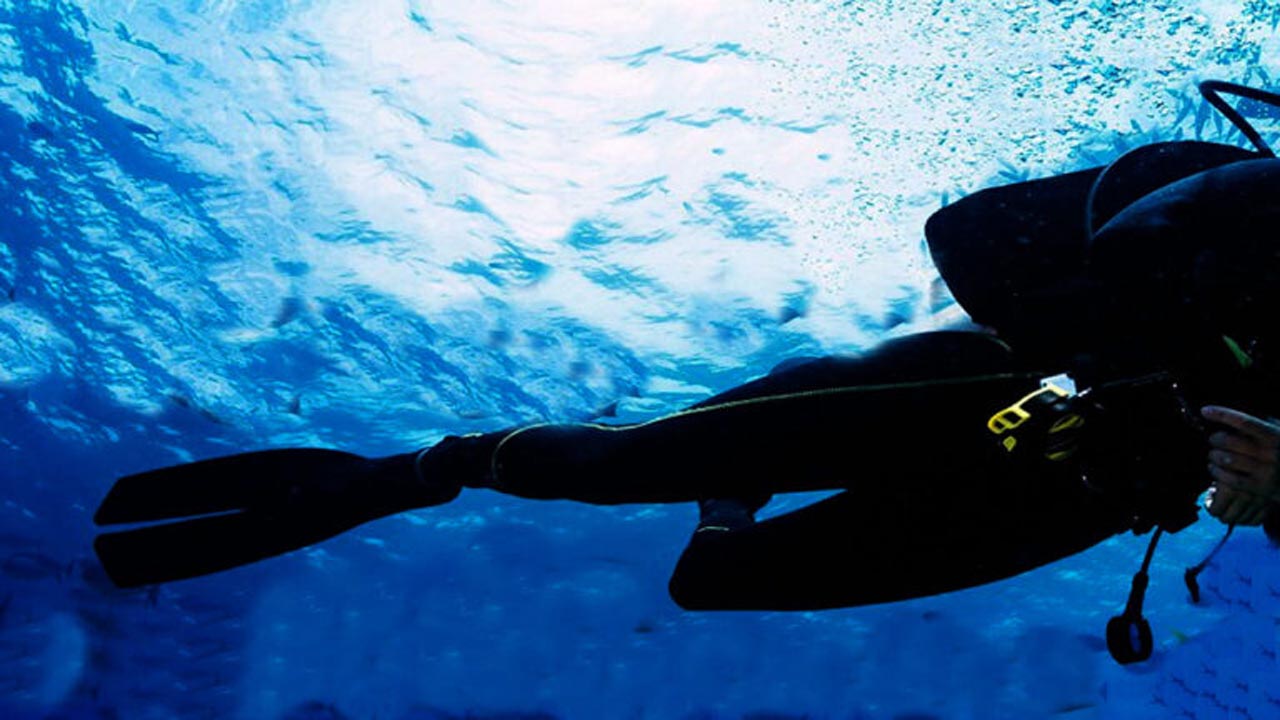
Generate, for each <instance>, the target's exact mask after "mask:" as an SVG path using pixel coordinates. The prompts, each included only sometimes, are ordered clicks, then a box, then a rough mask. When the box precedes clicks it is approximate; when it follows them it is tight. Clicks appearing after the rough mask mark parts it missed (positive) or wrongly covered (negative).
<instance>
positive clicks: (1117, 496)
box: [95, 82, 1280, 662]
mask: <svg viewBox="0 0 1280 720" xmlns="http://www.w3.org/2000/svg"><path fill="white" fill-rule="evenodd" d="M1202 91H1203V92H1204V93H1205V96H1206V98H1208V99H1209V100H1210V102H1213V103H1214V104H1215V105H1216V106H1218V107H1219V108H1220V109H1223V110H1224V112H1226V113H1227V115H1228V117H1229V118H1230V119H1231V120H1232V122H1234V123H1236V124H1237V125H1238V126H1239V127H1241V129H1242V131H1243V132H1245V135H1246V137H1248V138H1249V139H1250V141H1252V142H1253V144H1254V145H1255V146H1256V148H1257V149H1256V150H1246V149H1242V148H1238V147H1234V146H1230V145H1222V144H1215V143H1208V142H1199V141H1179V142H1167V143H1157V144H1154V145H1147V146H1144V147H1141V148H1138V149H1136V150H1133V151H1131V152H1129V153H1126V154H1124V155H1122V156H1120V157H1119V158H1118V159H1116V160H1115V161H1114V162H1112V163H1110V164H1108V165H1106V166H1104V167H1096V168H1092V169H1088V170H1083V171H1079V172H1073V173H1069V174H1065V175H1060V176H1054V177H1050V178H1045V179H1040V180H1032V181H1028V182H1022V183H1017V184H1013V185H1007V186H1001V187H994V188H989V189H986V190H983V191H981V192H978V193H975V194H973V195H970V196H968V197H966V198H964V199H962V200H960V201H958V202H956V203H954V204H951V205H949V206H947V207H944V208H943V209H941V210H939V211H938V212H937V213H935V214H934V215H933V216H932V217H931V218H930V219H929V221H928V223H927V224H926V227H925V234H926V238H927V240H928V242H929V247H930V251H931V253H932V255H933V258H934V261H935V263H936V264H937V267H938V269H939V271H940V273H941V274H942V277H943V279H944V280H945V281H946V282H947V284H948V286H949V288H950V289H951V291H952V293H953V294H954V296H955V298H956V299H957V301H958V302H959V303H960V305H961V306H962V307H963V308H964V309H965V310H966V311H967V312H968V314H969V316H970V317H971V318H972V319H973V320H974V322H975V323H977V324H978V325H979V326H980V327H981V328H983V329H981V330H971V331H937V332H929V333H922V334H918V335H912V336H907V337H903V338H899V339H895V340H892V341H889V342H886V343H884V344H883V345H881V346H880V347H878V348H876V349H874V350H873V351H871V352H869V353H867V354H865V355H861V356H856V357H824V358H815V359H807V360H797V361H791V362H788V363H786V364H784V366H781V367H779V368H778V369H776V370H775V371H774V372H772V373H770V374H769V375H767V376H765V377H762V378H759V379H757V380H754V381H752V382H749V383H747V384H745V385H742V386H739V387H736V388H733V389H730V390H728V391H726V392H724V393H721V394H719V395H716V396H715V397H712V398H710V399H708V400H706V401H704V402H701V403H698V404H697V405H694V406H692V407H689V408H687V409H685V410H682V411H680V412H676V413H674V414H672V415H669V416H666V417H661V418H658V419H655V420H651V421H649V422H643V423H637V424H629V425H612V426H609V425H596V424H542V425H532V426H526V427H516V428H508V429H502V430H499V431H495V432H492V433H484V434H477V435H468V436H450V437H447V438H445V439H444V440H442V441H441V442H440V443H438V444H437V445H435V446H433V447H429V448H426V449H423V450H420V451H416V452H410V453H405V454H402V455H395V456H390V457H384V458H364V457H360V456H357V455H353V454H350V453H345V452H340V451H336V450H322V449H309V448H304V449H285V450H266V451H261V452H251V453H244V454H240V455H233V456H230V457H224V458H215V459H210V460H202V461H199V462H195V463H189V464H185V465H179V466H176V467H171V468H164V469H160V470H155V471H151V472H145V473H141V474H138V475H132V476H129V477H125V478H121V479H120V480H119V481H118V482H117V483H116V484H115V485H114V487H112V489H111V491H110V493H109V494H108V495H107V496H106V498H105V499H104V501H103V502H102V505H101V507H100V508H99V509H98V512H97V514H96V516H95V521H96V522H97V523H99V524H102V525H111V524H121V523H142V522H153V521H162V522H160V523H159V524H153V525H149V526H145V527H140V528H132V529H125V530H121V531H116V532H111V533H106V534H103V535H101V536H99V537H98V539H97V541H96V543H95V548H96V550H97V552H98V555H99V557H100V559H101V561H102V563H103V565H104V567H105V569H106V571H107V573H108V575H109V576H110V577H111V578H112V580H113V581H114V582H116V583H117V584H118V585H120V586H124V587H132V586H140V585H148V584H154V583H159V582H166V581H171V580H176V579H181V578H188V577H194V576H198V575H204V574H207V573H212V572H216V571H220V570H225V569H228V568H232V567H236V566H239V565H243V564H245V563H249V562H253V561H256V560H260V559H263V558H266V557H271V556H274V555H277V554H280V553H283V552H287V551H290V550H293V549H297V548H300V547H304V546H307V545H310V544H312V543H315V542H319V541H321V540H324V539H326V538H329V537H332V536H334V535H336V534H338V533H341V532H343V531H345V530H348V529H350V528H353V527H355V526H357V525H360V524H362V523H364V522H367V521H370V520H373V519H376V518H379V517H384V516H386V515H390V514H394V513H398V512H402V511H405V510H410V509H413V508H420V507H426V506H433V505H440V504H442V503H446V502H448V501H450V500H452V499H453V498H454V497H455V496H457V495H458V494H459V492H461V490H462V489H464V488H488V489H492V490H496V491H499V492H503V493H507V494H511V495H515V496H519V497H524V498H535V499H568V500H577V501H581V502H586V503H595V504H619V503H673V502H698V503H699V507H700V509H701V520H700V522H699V525H698V527H697V529H696V530H695V532H694V533H693V535H692V538H691V539H690V542H689V544H688V547H687V548H686V549H685V551H684V553H683V554H682V556H681V558H680V560H679V562H678V564H677V566H676V568H675V571H674V574H673V575H672V578H671V583H670V592H671V596H672V597H673V599H674V600H675V601H676V602H677V603H678V604H679V605H681V606H682V607H685V608H689V609H769V610H812V609H823V608H835V607H848V606H856V605H864V604H868V603H880V602H890V601H895V600H902V599H906V598H912V597H919V596H924V595H930V594H935V593H942V592H947V591H952V590H956V589H960V588H965V587H970V586H974V585H978V584H982V583H988V582H992V581H995V580H999V579H1002V578H1007V577H1010V576H1013V575H1016V574H1018V573H1021V572H1024V571H1027V570H1029V569H1032V568H1035V567H1039V566H1041V565H1044V564H1046V563H1049V562H1052V561H1054V560H1058V559H1061V558H1063V557H1066V556H1068V555H1071V554H1073V553H1077V552H1080V551H1082V550H1085V549H1086V548H1089V547H1091V546H1093V545H1095V544H1097V543H1098V542H1100V541H1102V540H1104V539H1106V538H1108V537H1111V536H1113V535H1115V534H1117V533H1121V532H1126V531H1133V532H1135V533H1145V532H1147V531H1150V530H1152V529H1155V530H1156V532H1155V536H1154V537H1159V534H1160V532H1176V531H1178V530H1180V529H1182V528H1184V527H1186V526H1187V525H1189V524H1191V523H1192V522H1194V521H1195V520H1196V519H1197V515H1198V509H1199V506H1198V505H1197V503H1198V498H1199V497H1200V496H1201V494H1202V493H1204V491H1205V490H1206V489H1209V488H1210V487H1213V493H1212V495H1211V497H1212V498H1213V499H1212V506H1211V507H1210V513H1211V514H1213V515H1215V516H1217V517H1218V518H1219V519H1221V520H1222V521H1223V522H1225V523H1227V524H1229V525H1232V526H1234V525H1236V524H1244V525H1257V524H1263V525H1264V526H1265V528H1266V529H1267V531H1268V533H1269V534H1274V535H1278V536H1280V532H1278V531H1280V510H1277V502H1278V501H1280V478H1278V477H1277V452H1278V451H1277V448H1278V447H1280V426H1277V425H1275V424H1274V423H1272V422H1270V421H1268V420H1266V419H1265V418H1267V417H1270V416H1271V415H1272V414H1273V413H1275V408H1276V405H1277V404H1278V402H1277V401H1278V400H1280V392H1278V391H1280V371H1278V369H1280V366H1277V361H1278V359H1277V357H1276V356H1275V354H1274V353H1277V352H1280V350H1276V349H1275V348H1276V346H1275V337H1274V336H1275V335H1276V333H1277V332H1280V325H1278V324H1277V322H1276V312H1277V310H1280V241H1278V240H1277V238H1276V237H1275V232H1276V228H1280V193H1278V192H1277V190H1278V189H1280V159H1276V158H1275V156H1274V153H1272V152H1271V150H1270V148H1268V147H1267V145H1266V144H1265V143H1264V142H1263V141H1262V139H1261V138H1260V137H1259V136H1258V135H1257V133H1256V132H1254V131H1253V129H1252V128H1251V127H1249V126H1248V123H1247V122H1245V121H1244V120H1243V118H1242V117H1240V115H1239V114H1238V113H1236V112H1235V111H1234V110H1233V109H1232V108H1230V107H1229V106H1227V105H1226V103H1225V102H1223V101H1222V100H1221V98H1220V96H1219V93H1221V92H1230V93H1234V94H1237V95H1242V96H1244V97H1245V98H1246V99H1249V100H1251V101H1253V102H1268V103H1272V104H1275V103H1276V102H1277V99H1278V96H1274V95H1271V94H1269V93H1263V92H1261V91H1257V90H1253V89H1250V88H1244V87H1241V86H1236V85H1228V84H1226V83H1217V82H1210V83H1205V84H1204V85H1203V86H1202ZM811 490H838V491H841V492H838V493H837V494H835V495H833V496H831V497H828V498H826V499H824V500H821V501H818V502H816V503H814V504H812V505H810V506H808V507H803V508H801V509H798V510H795V511H793V512H789V513H786V514H783V515H781V516H778V517H773V518H770V519H767V520H763V521H760V522H756V521H755V519H754V513H755V512H756V511H757V510H758V509H759V508H761V507H762V506H763V505H764V504H765V503H766V502H767V501H768V500H769V498H770V497H771V496H773V495H774V494H778V493H789V492H799V491H811ZM1153 550H1154V542H1153V544H1152V547H1151V548H1150V549H1149V551H1148V553H1147V558H1146V560H1145V561H1144V563H1143V569H1142V570H1141V571H1140V572H1139V576H1138V577H1135V582H1134V588H1133V592H1132V594H1131V596H1130V603H1129V607H1128V608H1126V611H1125V613H1124V614H1123V615H1122V616H1120V617H1118V618H1116V619H1115V620H1114V621H1113V625H1114V627H1109V628H1108V641H1109V644H1110V645H1111V647H1112V652H1113V654H1114V655H1116V657H1117V659H1118V660H1120V661H1121V662H1131V661H1134V660H1140V659H1143V658H1144V657H1145V656H1146V655H1149V654H1150V650H1151V637H1150V629H1149V627H1147V625H1146V621H1145V620H1143V619H1142V617H1141V604H1142V603H1141V599H1142V598H1141V596H1142V592H1141V590H1142V588H1145V584H1146V569H1147V566H1148V565H1149V563H1150V557H1151V552H1152V551H1153ZM1188 582H1189V583H1190V582H1191V580H1189V581H1188Z"/></svg>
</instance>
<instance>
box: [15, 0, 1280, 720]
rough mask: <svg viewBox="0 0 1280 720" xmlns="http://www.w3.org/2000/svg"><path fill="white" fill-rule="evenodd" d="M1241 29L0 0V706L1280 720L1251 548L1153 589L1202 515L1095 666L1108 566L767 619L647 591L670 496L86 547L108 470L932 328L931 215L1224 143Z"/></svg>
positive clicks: (1057, 16)
mask: <svg viewBox="0 0 1280 720" xmlns="http://www.w3.org/2000/svg"><path fill="white" fill-rule="evenodd" d="M1278 22H1280V11H1277V10H1275V9H1274V8H1272V7H1270V6H1269V5H1267V4H1265V3H1245V4H1237V3H1228V2H1222V1H1220V0H1191V1H1189V2H1181V3H1167V2H1136V1H1135V2H1119V1H1110V0H1108V1H1106V2H1101V1H1099V2H1091V3H1027V2H1016V1H1014V0H997V1H996V2H968V3H965V2H951V1H947V0H936V1H935V2H929V3H924V2H921V3H903V2H893V1H892V0H873V1H869V2H858V3H833V2H780V1H779V2H766V1H764V0H733V1H732V2H730V1H729V0H720V1H715V0H707V1H705V2H703V1H700V2H687V1H679V0H654V1H653V2H647V3H643V4H641V3H630V2H621V1H618V2H611V1H607V2H578V1H576V0H562V1H557V0H541V1H540V2H529V3H524V2H521V3H504V2H498V1H497V0H494V1H491V2H475V3H445V2H438V3H436V2H426V1H418V0H386V1H382V0H379V2H374V3H368V4H365V3H343V2H338V1H337V0H295V1H294V2H286V1H285V0H244V1H243V2H237V1H235V0H217V1H215V0H207V1H202V0H186V1H185V2H182V3H173V2H161V1H159V0H155V1H151V2H148V1H145V0H137V1H130V2H124V1H123V0H116V1H111V0H106V1H101V2H99V1H94V2H89V1H88V0H82V2H78V3H77V2H63V1H56V0H34V1H26V0H22V1H20V0H0V241H2V243H0V487H3V491H4V492H3V498H2V500H3V502H0V558H2V559H0V714H3V716H4V717H15V718H44V717H49V718H246V719H254V720H256V719H266V720H275V719H276V718H290V719H292V720H300V719H301V718H339V717H346V718H378V719H379V720H409V719H410V718H415V719H419V720H421V719H425V718H462V717H469V718H483V717H506V718H513V717H555V718H612V717H621V718H689V719H692V718H699V719H701V718H743V717H753V718H765V717H770V718H775V717H787V718H799V717H810V718H839V719H841V720H843V719H845V718H875V719H880V718H885V719H889V718H946V719H948V720H950V719H953V718H958V719H963V718H984V719H985V718H1040V717H1062V718H1072V719H1075V718H1182V717H1186V718H1228V717H1229V718H1246V717H1254V718H1264V717H1276V716H1278V715H1280V691H1277V690H1275V689H1274V688H1275V682H1274V678H1275V677H1276V674H1275V673H1276V670H1277V667H1276V659H1275V658H1276V651H1277V646H1278V645H1280V641H1278V636H1277V625H1276V619H1277V607H1280V601H1278V598H1280V573H1277V571H1276V569H1275V568H1276V564H1277V562H1276V560H1277V556H1276V555H1275V554H1274V551H1273V550H1272V549H1270V548H1268V547H1267V546H1266V541H1265V540H1264V539H1263V538H1262V536H1261V534H1260V533H1259V532H1257V531H1255V530H1245V531H1242V532H1240V533H1237V536H1236V537H1235V538H1233V540H1232V541H1231V543H1230V544H1229V545H1228V546H1227V548H1226V550H1224V552H1223V554H1222V556H1221V558H1220V560H1219V562H1218V563H1217V564H1216V565H1215V566H1214V567H1212V568H1211V569H1210V570H1208V571H1206V573H1205V574H1204V575H1203V576H1202V584H1203V585H1204V586H1205V588H1206V599H1205V602H1204V603H1203V604H1202V606H1199V607H1191V606H1189V605H1188V604H1187V602H1186V599H1185V597H1184V595H1185V591H1184V590H1183V589H1182V587H1181V581H1180V576H1181V571H1182V568H1183V567H1184V566H1186V565H1188V564H1191V563H1194V562H1195V561H1197V560H1198V559H1199V557H1200V556H1201V554H1202V553H1203V552H1204V551H1206V550H1207V549H1208V547H1209V546H1210V545H1211V544H1212V542H1213V541H1214V540H1215V539H1216V538H1217V535H1218V532H1219V528H1217V527H1216V526H1214V525H1213V524H1212V523H1211V522H1201V523H1199V524H1197V525H1196V526H1194V527H1192V528H1190V529H1188V530H1186V531H1185V532H1183V533H1181V534H1179V535H1177V536H1175V537H1174V538H1171V539H1170V540H1169V541H1167V542H1166V543H1165V545H1164V547H1162V549H1161V552H1160V554H1159V555H1158V556H1157V561H1156V564H1155V567H1154V569H1153V573H1152V576H1153V581H1152V588H1151V592H1150V594H1149V597H1148V600H1147V615H1148V617H1150V618H1151V620H1152V622H1153V625H1154V626H1155V632H1156V642H1157V645H1158V647H1157V654H1156V657H1155V659H1154V660H1153V661H1151V662H1149V663H1146V664H1144V665H1140V666H1133V667H1130V668H1120V667H1118V666H1116V665H1114V664H1113V663H1112V662H1111V660H1110V659H1109V658H1108V656H1107V654H1106V651H1105V648H1103V646H1102V643H1101V632H1102V628H1103V625H1104V624H1105V621H1106V619H1107V618H1108V617H1110V616H1111V615H1112V614H1114V613H1116V612H1118V611H1119V609H1120V608H1121V607H1122V605H1123V601H1124V597H1125V594H1126V593H1127V590H1128V582H1129V577H1130V574H1131V573H1132V572H1133V571H1134V570H1136V567H1137V564H1138V562H1139V560H1140V558H1141V552H1142V549H1143V545H1144V542H1145V539H1144V538H1134V537H1120V538H1116V539H1114V540H1112V541H1110V542H1108V543H1105V544H1103V545H1102V546H1100V547H1098V548H1096V549H1094V550H1092V551H1090V552H1087V553H1084V554H1082V555H1080V556H1078V557H1075V558H1071V559H1069V560H1066V561H1064V562H1061V563H1058V564H1055V565H1052V566H1050V567H1047V568H1043V569H1041V570H1039V571H1036V572H1033V573H1030V574H1028V575H1025V576H1023V577H1020V578H1017V579H1014V580H1010V581H1007V582H1003V583H998V584H995V585H991V586H988V587H983V588H978V589H974V590H970V591H965V592H961V593H955V594H951V595H947V596H943V597H937V598H929V599H924V600H919V601H914V602H908V603H900V604H895V605H887V606H880V607H872V608H861V609H851V610H842V611H833V612H824V613H797V614H787V613H727V614H705V613H704V614H697V613H686V612H682V611H680V610H679V609H678V608H676V607H675V606H674V605H673V604H672V603H671V601H670V600H669V599H668V598H667V596H666V594H665V586H666V577H667V573H668V572H669V569H670V567H671V566H672V564H673V562H674V560H675V558H676V557H677V555H678V553H679V551H680V549H681V547H682V544H683V542H684V540H685V539H686V538H687V535H688V533H689V531H690V529H691V526H692V523H693V521H694V519H695V514H696V513H695V510H694V509H693V508H692V507H688V506H634V507H620V508H596V507H585V506H577V505H573V504H570V503H534V502H528V501H516V500H512V499H509V498H505V497H501V496H497V495H494V494H490V493H485V492H479V491H476V492H468V493H465V494H464V495H463V496H462V497H461V498H460V499H459V500H458V501H457V502H455V503H453V504H451V505H449V506H446V507H442V508H436V509H430V510H423V511H419V512H414V513H407V514H405V515H401V516H398V517H395V518H391V519H387V520H383V521H380V522H377V523H374V524H372V525H369V526H366V527H364V528H362V529H360V530H358V531H356V532H352V533H350V534H348V535H346V536H343V537H341V538H338V539H336V540H333V541H331V542H328V543H325V544H323V545H321V546H319V547H317V548H315V549H312V550H307V551H303V552H298V553H295V554H293V555H290V556H288V557H284V558H280V559H275V560H272V561H269V562H264V563H261V564H258V565H256V566H252V567H249V568H245V569H242V570H238V571H235V572H231V573H226V574H223V575H220V576H216V577H211V578H205V579H200V580H193V581H188V582H182V583H175V584H172V585H168V586H164V587H160V588H156V589H152V590H149V591H142V592H124V591H119V590H116V589H114V588H113V587H111V586H110V585H109V583H108V582H107V581H106V580H105V578H104V577H103V576H102V574H101V572H100V570H98V569H97V566H96V564H95V561H94V560H93V559H92V555H91V552H90V550H89V542H90V541H91V538H92V525H91V522H90V515H91V514H92V511H93V509H94V507H95V506H96V504H97V502H98V500H99V499H100V498H101V496H102V495H103V493H105V491H106V489H107V488H108V487H109V485H110V482H111V480H112V479H113V478H114V477H116V476H119V475H121V474H125V473H128V472H132V471H137V470H142V469H149V468H152V467H157V466H160V465H165V464H170V463H174V462H178V461H184V460H191V459H196V458H201V457H208V456H213V455H217V454H225V453H228V452H235V451H240V450H248V449H257V448H265V447H288V446H298V445H316V446H325V447H340V448H345V449H349V450H352V451H354V452H359V453H363V454H368V455H377V454H389V453H392V452H402V451H405V450H407V449H410V448H414V447H419V446H421V445H423V444H426V443H430V442H434V441H435V440H437V439H439V438H440V437H442V436H443V435H445V434H450V433H460V432H471V431H479V430H492V429H496V428H501V427H507V426H510V425H512V424H516V423H523V422H529V421H535V420H552V421H562V420H582V419H586V418H596V417H600V416H606V417H616V419H617V421H629V420H640V419H645V418H650V417H655V416H657V415H659V414H661V413H664V412H668V411H671V410H673V409H676V408H678V407H681V406H683V405H685V404H688V403H690V402H693V401H696V400H700V399H703V398H705V397H707V396H708V395H709V394H710V393H712V392H715V391H718V390H723V389H726V388H728V387H731V386H732V385H735V384H737V383H740V382H743V381H745V380H747V379H750V378H752V377H755V376H757V375H759V374H761V373H763V372H765V371H766V370H767V369H768V368H770V367H772V366H773V365H775V364H777V363H778V362H780V361H782V360H785V359H787V358H791V357H797V356H804V355H815V354H823V353H856V352H859V351H861V350H864V349H866V348H868V347H871V346H873V345H874V344H875V343H877V342H879V341H881V340H883V339H885V338H887V337H891V336H894V335H898V334H903V333H907V332H913V331H919V330H925V329H929V328H932V327H937V326H939V325H941V324H944V323H946V322H949V321H951V320H954V319H956V318H957V317H958V316H959V315H960V310H959V308H958V307H957V306H956V305H955V304H954V302H952V301H951V300H950V298H949V296H948V294H947V292H946V289H945V286H943V285H942V284H941V283H940V281H939V280H938V278H937V276H936V272H935V271H934V269H933V268H932V266H931V264H930V263H929V260H928V256H927V253H926V252H925V250H924V248H923V246H922V242H921V228H922V225H923V221H924V219H925V218H926V217H927V216H928V215H929V213H931V212H932V211H933V210H935V209H937V208H938V207H940V206H941V205H943V204H945V203H946V202H949V201H950V200H952V199H955V198H957V197H959V196H961V195H963V194H964V193H967V192H971V191H973V190H975V189H978V188H981V187H984V186H988V185H991V184H996V183H1001V182H1009V181H1012V180H1018V179H1023V178H1027V177H1038V176H1043V175H1047V174H1051V173H1054V172H1059V171H1063V170H1069V169H1076V168H1080V167H1086V166H1090V165H1094V164H1098V163H1102V162H1106V161H1107V160H1109V159H1110V158H1113V157H1115V156H1116V155H1117V154H1119V153H1120V152H1122V151H1123V150H1124V149H1126V148H1128V147H1132V146H1135V145H1138V144H1141V143H1144V142H1149V141H1152V140H1157V139H1169V138H1176V137H1202V138H1205V139H1212V140H1218V141H1223V142H1234V143H1242V142H1243V141H1242V139H1241V138H1240V137H1239V136H1238V135H1236V134H1232V133H1231V132H1230V131H1229V129H1228V128H1227V127H1225V126H1224V124H1223V123H1222V122H1221V120H1220V119H1218V118H1217V117H1216V116H1215V115H1214V114H1213V113H1212V112H1210V111H1209V109H1208V107H1207V106H1206V105H1205V104H1204V103H1202V102H1201V101H1200V100H1199V99H1198V97H1197V96H1196V95H1195V93H1194V85H1195V83H1196V81H1198V80H1200V79H1204V78H1211V77H1213V78H1222V79H1228V80H1236V81H1244V82H1250V83H1253V84H1257V85H1263V86H1268V87H1271V88H1272V89H1275V88H1274V87H1272V86H1271V85H1270V77H1271V74H1274V73H1275V72H1276V71H1277V64H1276V60H1275V59H1276V57H1277V51H1280V35H1278V34H1277V30H1276V28H1277V23H1278ZM610 421H613V420H610ZM882 460H883V459H882V458H878V457H876V456H875V455H874V449H873V448H867V449H866V453H865V455H862V456H859V455H857V454H856V453H855V454H853V455H852V456H851V463H854V465H855V470H859V469H860V471H863V472H866V473H867V474H868V476H869V477H877V476H879V475H881V474H883V472H884V471H883V470H879V469H878V468H879V467H880V466H881V463H882ZM809 499H811V498H804V497H800V498H794V497H793V498H780V499H778V500H777V501H775V503H774V504H773V505H771V506H770V507H769V508H768V509H766V513H767V514H772V513H776V512H781V511H784V510H786V509H788V508H793V507H797V506H799V505H800V504H803V503H804V502H807V501H808V500H809ZM877 550H879V549H871V551H877ZM884 550H887V551H891V550H892V548H886V549H884ZM850 572H856V569H855V568H850ZM502 713H507V714H505V715H503V714H502ZM521 713H523V714H521Z"/></svg>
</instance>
